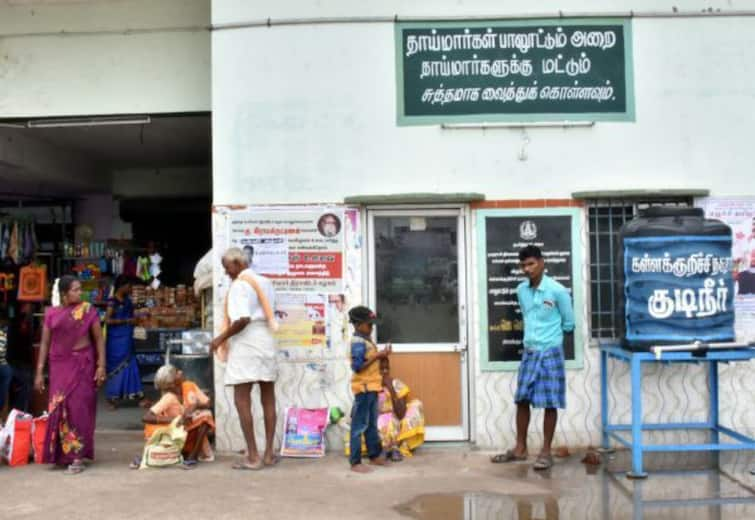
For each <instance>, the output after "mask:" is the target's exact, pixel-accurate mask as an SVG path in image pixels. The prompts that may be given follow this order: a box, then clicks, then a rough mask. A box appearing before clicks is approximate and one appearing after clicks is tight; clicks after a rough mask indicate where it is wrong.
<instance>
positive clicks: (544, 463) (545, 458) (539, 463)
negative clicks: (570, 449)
mask: <svg viewBox="0 0 755 520" xmlns="http://www.w3.org/2000/svg"><path fill="white" fill-rule="evenodd" d="M551 467H553V456H551V455H538V457H537V459H535V464H534V465H533V466H532V469H536V470H539V471H542V470H546V469H551Z"/></svg>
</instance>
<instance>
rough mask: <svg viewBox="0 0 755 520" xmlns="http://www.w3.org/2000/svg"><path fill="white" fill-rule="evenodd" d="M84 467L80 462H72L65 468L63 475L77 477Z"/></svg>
mask: <svg viewBox="0 0 755 520" xmlns="http://www.w3.org/2000/svg"><path fill="white" fill-rule="evenodd" d="M85 469H86V467H85V466H84V464H83V463H81V462H74V463H73V464H69V465H68V467H67V468H66V471H65V474H66V475H78V474H79V473H81V472H82V471H84V470H85Z"/></svg>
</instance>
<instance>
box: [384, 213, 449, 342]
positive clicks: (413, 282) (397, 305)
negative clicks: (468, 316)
mask: <svg viewBox="0 0 755 520" xmlns="http://www.w3.org/2000/svg"><path fill="white" fill-rule="evenodd" d="M374 227H375V234H374V237H375V244H374V246H375V282H376V283H375V292H376V296H377V309H376V310H377V312H378V314H379V315H380V316H381V318H382V321H381V322H380V323H379V324H378V326H377V338H378V342H380V343H384V342H387V341H390V342H393V343H455V342H458V341H459V277H458V270H459V265H458V236H457V235H458V225H457V218H456V217H422V216H411V217H379V216H376V217H375V219H374Z"/></svg>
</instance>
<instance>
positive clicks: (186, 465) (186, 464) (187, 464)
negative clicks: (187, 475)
mask: <svg viewBox="0 0 755 520" xmlns="http://www.w3.org/2000/svg"><path fill="white" fill-rule="evenodd" d="M178 467H179V468H181V469H194V468H196V467H197V461H196V460H185V461H183V462H182V463H181V464H179V465H178Z"/></svg>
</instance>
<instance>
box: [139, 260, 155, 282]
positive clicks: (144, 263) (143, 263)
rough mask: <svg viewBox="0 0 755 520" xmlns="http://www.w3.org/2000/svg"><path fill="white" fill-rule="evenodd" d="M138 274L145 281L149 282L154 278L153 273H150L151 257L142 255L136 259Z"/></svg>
mask: <svg viewBox="0 0 755 520" xmlns="http://www.w3.org/2000/svg"><path fill="white" fill-rule="evenodd" d="M136 276H137V278H141V279H142V280H143V281H144V282H149V281H150V280H151V279H152V275H151V274H150V273H149V258H147V257H144V256H140V257H139V258H138V259H137V260H136Z"/></svg>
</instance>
